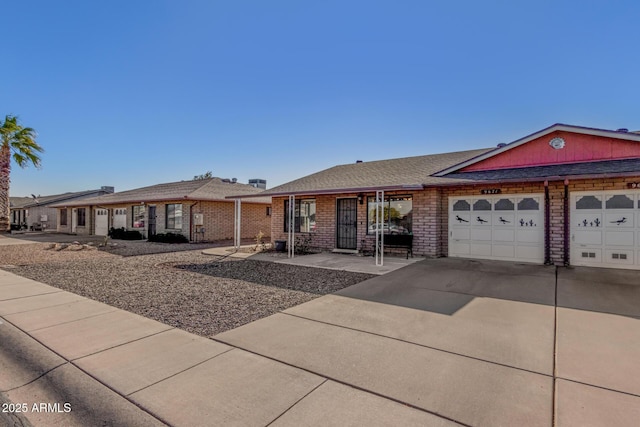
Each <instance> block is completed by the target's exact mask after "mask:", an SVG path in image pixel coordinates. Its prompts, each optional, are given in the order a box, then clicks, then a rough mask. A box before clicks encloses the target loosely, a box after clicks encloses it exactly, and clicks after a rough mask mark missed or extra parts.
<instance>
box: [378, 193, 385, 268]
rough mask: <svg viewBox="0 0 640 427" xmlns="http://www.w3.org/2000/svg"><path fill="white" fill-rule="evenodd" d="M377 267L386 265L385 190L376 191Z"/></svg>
mask: <svg viewBox="0 0 640 427" xmlns="http://www.w3.org/2000/svg"><path fill="white" fill-rule="evenodd" d="M376 265H377V266H382V265H384V190H378V191H376Z"/></svg>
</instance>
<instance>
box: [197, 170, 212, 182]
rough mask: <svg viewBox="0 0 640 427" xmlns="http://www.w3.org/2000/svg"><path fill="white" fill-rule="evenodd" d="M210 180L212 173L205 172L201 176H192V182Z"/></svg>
mask: <svg viewBox="0 0 640 427" xmlns="http://www.w3.org/2000/svg"><path fill="white" fill-rule="evenodd" d="M210 178H213V172H211V171H207V172H205V173H203V174H202V175H196V176H194V177H193V180H194V181H196V180H199V179H210Z"/></svg>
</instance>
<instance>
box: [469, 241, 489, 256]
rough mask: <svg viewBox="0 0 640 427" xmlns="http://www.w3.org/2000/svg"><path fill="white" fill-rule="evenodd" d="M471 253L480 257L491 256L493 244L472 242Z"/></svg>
mask: <svg viewBox="0 0 640 427" xmlns="http://www.w3.org/2000/svg"><path fill="white" fill-rule="evenodd" d="M470 254H471V255H475V256H478V257H483V258H484V257H490V256H491V244H487V243H471V252H470Z"/></svg>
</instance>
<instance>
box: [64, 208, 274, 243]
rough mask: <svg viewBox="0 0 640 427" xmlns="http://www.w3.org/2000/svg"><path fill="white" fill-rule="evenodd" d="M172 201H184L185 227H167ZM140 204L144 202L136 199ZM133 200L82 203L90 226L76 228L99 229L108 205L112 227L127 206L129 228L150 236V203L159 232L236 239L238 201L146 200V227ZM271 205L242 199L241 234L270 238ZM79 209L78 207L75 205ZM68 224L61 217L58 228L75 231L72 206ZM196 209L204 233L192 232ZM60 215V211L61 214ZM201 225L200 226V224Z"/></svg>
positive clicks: (91, 231) (81, 230)
mask: <svg viewBox="0 0 640 427" xmlns="http://www.w3.org/2000/svg"><path fill="white" fill-rule="evenodd" d="M169 204H182V227H181V228H179V229H167V228H166V224H167V222H166V221H167V217H166V213H167V205H169ZM135 205H136V206H140V204H138V203H136V204H135ZM133 206H134V205H133V204H110V205H101V206H100V207H96V206H91V207H90V206H82V207H83V208H85V209H86V212H87V216H86V226H84V227H81V226H78V227H77V228H76V234H78V235H90V234H94V233H95V209H96V208H107V209H109V228H110V227H112V226H113V219H114V210H115V209H121V208H124V209H126V212H127V222H126V228H127V230H137V231H139V232H140V233H142V235H143V237H144V238H147V237H148V232H149V230H148V229H149V206H155V207H156V233H167V232H172V233H180V234H182V235H184V236H185V237H187V238H191V240H192V241H195V240H197V241H202V240H203V239H204V240H205V241H212V240H224V239H233V227H234V202H209V201H198V202H194V201H191V200H189V201H185V200H175V201H167V202H157V203H151V202H149V203H146V204H145V205H144V206H145V207H146V210H145V227H141V228H140V227H136V228H134V227H133ZM267 206H269V205H265V204H259V203H242V227H241V234H242V238H243V239H248V238H255V236H256V235H257V234H258V233H259V232H260V231H262V232H263V233H264V234H265V238H266V239H267V240H268V239H269V236H270V235H271V217H269V216H267ZM75 209H77V208H75ZM67 210H68V214H67V225H66V226H64V225H60V221H59V220H58V221H57V230H58V232H61V233H71V222H72V219H71V216H72V209H71V208H67ZM192 213H202V214H204V225H203V227H204V228H205V233H204V236H203V235H202V234H200V233H193V234H192V233H191V231H192V230H191V228H190V227H191V218H192ZM57 217H58V218H59V217H60V215H57ZM198 228H200V227H198Z"/></svg>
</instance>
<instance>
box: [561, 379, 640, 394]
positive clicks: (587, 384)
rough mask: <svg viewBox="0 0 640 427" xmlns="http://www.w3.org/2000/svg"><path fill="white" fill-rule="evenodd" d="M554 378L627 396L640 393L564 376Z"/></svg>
mask: <svg viewBox="0 0 640 427" xmlns="http://www.w3.org/2000/svg"><path fill="white" fill-rule="evenodd" d="M556 379H558V380H563V381H568V382H570V383H574V384H580V385H586V386H588V387H594V388H598V389H600V390H605V391H611V392H613V393H620V394H626V395H627V396H631V397H639V398H640V394H635V393H631V392H629V391H622V390H616V389H615V388H609V387H604V386H601V385H595V384H589V383H585V382H584V381H578V380H572V379H570V378H564V377H556Z"/></svg>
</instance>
